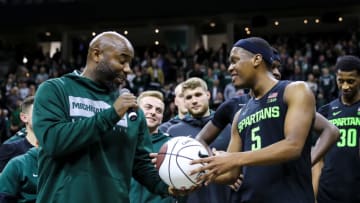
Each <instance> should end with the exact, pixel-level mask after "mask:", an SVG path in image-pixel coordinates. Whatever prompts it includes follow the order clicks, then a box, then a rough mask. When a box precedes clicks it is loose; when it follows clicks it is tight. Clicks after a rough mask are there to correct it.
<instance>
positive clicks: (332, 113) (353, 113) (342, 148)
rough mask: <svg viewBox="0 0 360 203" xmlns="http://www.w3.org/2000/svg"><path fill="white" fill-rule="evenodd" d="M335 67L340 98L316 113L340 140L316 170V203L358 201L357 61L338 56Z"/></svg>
mask: <svg viewBox="0 0 360 203" xmlns="http://www.w3.org/2000/svg"><path fill="white" fill-rule="evenodd" d="M335 67H336V83H337V86H338V89H339V92H340V96H339V98H337V99H335V100H333V101H331V102H330V103H328V104H326V105H324V106H322V107H320V109H319V112H320V113H321V114H323V115H324V116H325V117H326V118H327V119H329V121H330V122H331V123H333V124H335V125H336V126H337V127H338V128H339V129H340V139H339V140H338V142H337V143H336V144H335V145H333V146H332V148H331V149H330V150H329V152H328V153H327V154H326V155H325V157H324V159H323V161H322V162H319V164H318V165H317V167H316V168H317V169H318V170H317V173H315V174H318V173H320V174H321V175H320V180H317V181H319V186H318V187H319V188H318V190H317V188H315V191H318V194H317V202H318V203H325V202H326V203H335V202H347V203H355V202H360V194H359V188H360V158H359V133H360V59H359V58H358V57H356V56H352V55H345V56H341V57H340V58H339V59H338V61H337V63H336V65H335ZM322 166H323V167H322Z"/></svg>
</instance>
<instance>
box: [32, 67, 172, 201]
mask: <svg viewBox="0 0 360 203" xmlns="http://www.w3.org/2000/svg"><path fill="white" fill-rule="evenodd" d="M118 95H119V93H118V91H116V92H110V91H109V89H107V88H106V87H105V86H103V85H101V84H98V83H95V82H94V81H92V80H90V79H88V78H85V77H82V76H81V75H80V74H79V73H78V72H74V73H70V74H67V75H64V76H63V77H60V78H54V79H50V80H47V81H45V82H43V83H41V85H40V86H39V88H38V90H37V92H36V95H35V101H34V109H33V128H34V132H35V135H36V137H37V139H38V141H39V144H40V151H39V194H38V199H37V201H38V202H39V203H40V202H41V203H43V202H66V203H79V202H86V203H99V202H123V203H127V202H129V192H130V181H131V177H134V178H135V180H137V181H138V182H140V183H142V184H144V185H145V186H146V187H147V188H148V189H149V190H150V191H151V192H154V193H158V194H166V193H167V187H168V186H167V185H166V184H165V183H164V182H162V181H161V180H160V177H159V175H158V173H157V170H156V169H155V167H154V166H153V164H152V163H151V160H150V157H149V153H150V152H151V151H152V144H151V137H150V136H151V135H150V134H149V131H148V128H147V125H146V120H145V117H144V113H143V112H142V111H141V110H140V109H139V110H137V114H138V118H137V120H136V121H130V120H129V119H127V115H125V116H124V117H123V118H120V117H119V116H118V114H117V113H116V111H115V109H114V107H113V106H112V105H113V103H114V101H115V100H116V99H117V97H118ZM55 124H56V125H55Z"/></svg>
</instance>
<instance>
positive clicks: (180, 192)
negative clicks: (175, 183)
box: [168, 185, 201, 196]
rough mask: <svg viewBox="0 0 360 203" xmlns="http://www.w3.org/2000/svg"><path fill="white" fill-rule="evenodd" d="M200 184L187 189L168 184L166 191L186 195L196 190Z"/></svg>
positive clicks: (173, 194) (174, 194)
mask: <svg viewBox="0 0 360 203" xmlns="http://www.w3.org/2000/svg"><path fill="white" fill-rule="evenodd" d="M200 186H201V185H193V186H191V187H190V188H189V189H185V188H182V189H176V188H174V187H172V186H169V188H168V191H169V194H170V195H172V196H186V195H189V194H190V193H192V192H193V191H195V190H197V189H198V188H199V187H200Z"/></svg>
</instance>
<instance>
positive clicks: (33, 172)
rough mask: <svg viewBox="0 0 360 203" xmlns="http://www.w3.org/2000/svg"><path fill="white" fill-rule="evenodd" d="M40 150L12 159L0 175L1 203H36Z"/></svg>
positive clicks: (34, 149) (31, 150)
mask: <svg viewBox="0 0 360 203" xmlns="http://www.w3.org/2000/svg"><path fill="white" fill-rule="evenodd" d="M38 151H39V150H38V148H35V147H33V148H31V149H29V150H28V151H27V152H26V153H25V154H22V155H19V156H16V157H14V158H13V159H11V160H10V161H9V162H8V163H7V165H6V167H5V168H4V170H3V172H2V173H1V175H0V202H8V201H10V200H11V201H10V202H19V203H20V202H27V203H30V202H35V200H36V191H37V188H36V187H37V181H38V167H37V156H38Z"/></svg>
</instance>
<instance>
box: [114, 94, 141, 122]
mask: <svg viewBox="0 0 360 203" xmlns="http://www.w3.org/2000/svg"><path fill="white" fill-rule="evenodd" d="M113 106H114V109H115V111H116V113H117V114H118V115H119V116H120V117H121V118H122V117H123V116H124V115H125V113H126V112H127V113H128V118H129V119H130V120H131V121H135V120H136V119H137V113H136V109H137V108H138V105H137V102H136V97H135V95H134V94H132V93H131V92H130V91H129V90H128V89H126V88H123V89H121V90H120V96H119V97H118V98H117V99H116V101H115V102H114V104H113Z"/></svg>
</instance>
